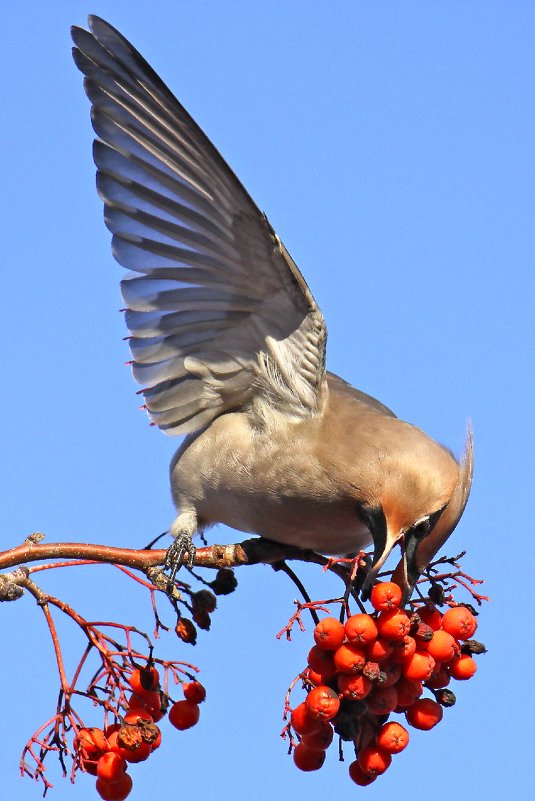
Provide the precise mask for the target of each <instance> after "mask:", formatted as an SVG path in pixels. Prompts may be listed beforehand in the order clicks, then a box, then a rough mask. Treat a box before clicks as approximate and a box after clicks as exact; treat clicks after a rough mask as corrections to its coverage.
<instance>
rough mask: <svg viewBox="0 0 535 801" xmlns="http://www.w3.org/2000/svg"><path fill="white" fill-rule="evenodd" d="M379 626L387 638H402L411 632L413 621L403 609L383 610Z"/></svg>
mask: <svg viewBox="0 0 535 801" xmlns="http://www.w3.org/2000/svg"><path fill="white" fill-rule="evenodd" d="M377 628H378V630H379V634H380V635H381V637H384V639H385V640H392V641H396V640H402V639H403V637H405V635H407V634H408V633H409V631H410V628H411V622H410V620H409V617H408V615H407V614H406V613H405V612H403V610H401V609H391V610H390V611H389V612H381V614H380V615H379V617H378V618H377Z"/></svg>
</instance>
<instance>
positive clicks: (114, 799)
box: [96, 773, 132, 801]
mask: <svg viewBox="0 0 535 801" xmlns="http://www.w3.org/2000/svg"><path fill="white" fill-rule="evenodd" d="M96 790H97V793H98V794H99V796H100V797H101V798H102V799H103V801H124V799H125V798H126V797H127V796H129V795H130V792H131V790H132V777H131V776H129V775H128V773H123V775H122V776H121V777H120V778H119V779H118V780H117V781H114V782H108V781H106V780H105V779H97V783H96Z"/></svg>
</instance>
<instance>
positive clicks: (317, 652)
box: [307, 645, 336, 678]
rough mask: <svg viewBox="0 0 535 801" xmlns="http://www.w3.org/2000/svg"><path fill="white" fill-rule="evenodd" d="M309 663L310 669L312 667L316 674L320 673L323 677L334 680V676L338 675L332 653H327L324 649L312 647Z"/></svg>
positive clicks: (317, 646) (316, 646) (309, 653)
mask: <svg viewBox="0 0 535 801" xmlns="http://www.w3.org/2000/svg"><path fill="white" fill-rule="evenodd" d="M307 661H308V665H309V667H311V668H312V670H314V671H315V672H316V673H320V674H321V675H322V676H328V677H329V678H332V676H334V674H335V673H336V667H335V665H334V660H333V655H332V652H331V651H326V650H325V649H324V648H320V646H319V645H313V646H312V648H311V649H310V651H309V652H308V659H307Z"/></svg>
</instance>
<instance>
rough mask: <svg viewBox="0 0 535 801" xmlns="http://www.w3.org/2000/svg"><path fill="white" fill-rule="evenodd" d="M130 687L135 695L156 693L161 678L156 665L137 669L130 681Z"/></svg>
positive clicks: (131, 675)
mask: <svg viewBox="0 0 535 801" xmlns="http://www.w3.org/2000/svg"><path fill="white" fill-rule="evenodd" d="M128 683H129V685H130V687H131V688H132V689H133V691H134V692H135V693H138V694H139V695H144V694H145V693H147V692H148V693H150V692H152V691H154V690H155V689H156V688H157V686H158V684H159V683H160V676H159V674H158V671H157V670H156V668H155V667H154V665H150V666H149V665H147V666H146V667H142V668H135V670H133V671H132V673H131V674H130V678H129V679H128Z"/></svg>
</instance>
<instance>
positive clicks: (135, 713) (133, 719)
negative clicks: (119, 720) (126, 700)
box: [124, 707, 153, 726]
mask: <svg viewBox="0 0 535 801" xmlns="http://www.w3.org/2000/svg"><path fill="white" fill-rule="evenodd" d="M124 720H125V722H126V723H132V724H133V725H134V726H136V725H137V724H138V723H139V721H140V720H146V721H148V722H149V723H153V719H152V715H150V714H149V713H148V712H147V710H146V709H141V708H140V707H131V708H130V709H129V710H128V712H127V713H126V715H125V716H124Z"/></svg>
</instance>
